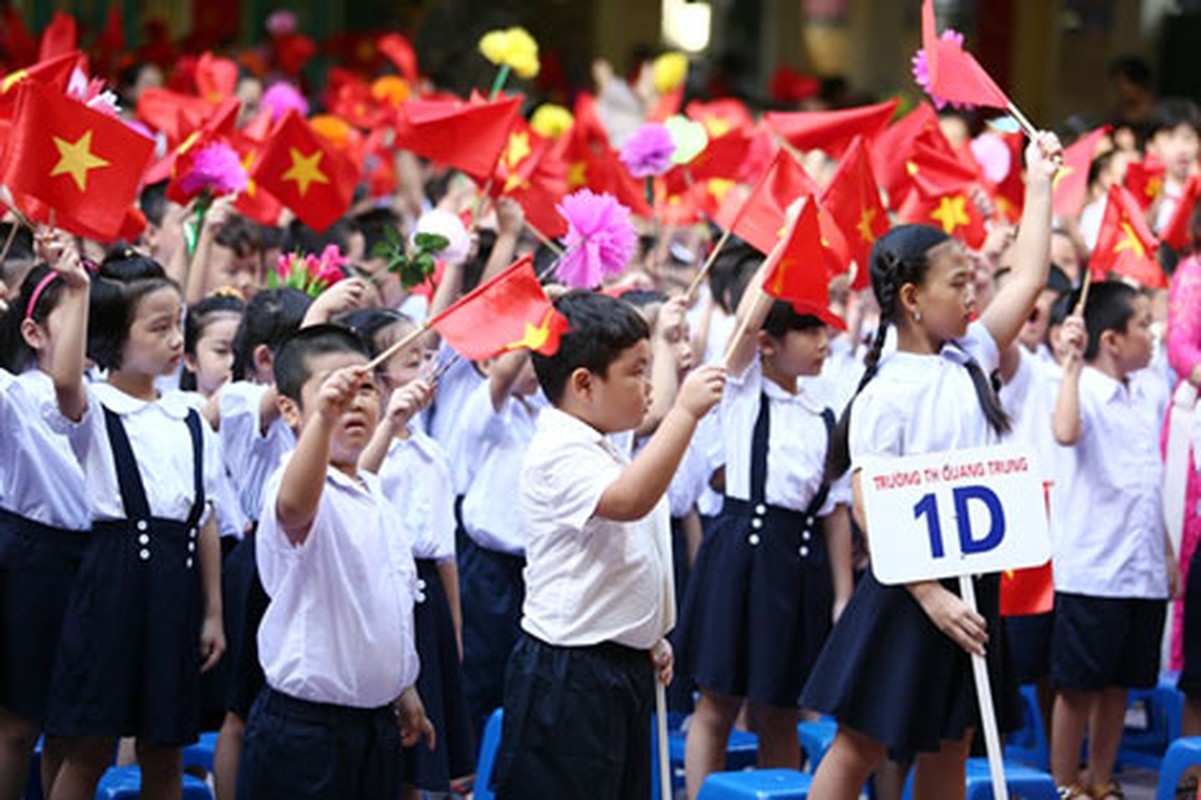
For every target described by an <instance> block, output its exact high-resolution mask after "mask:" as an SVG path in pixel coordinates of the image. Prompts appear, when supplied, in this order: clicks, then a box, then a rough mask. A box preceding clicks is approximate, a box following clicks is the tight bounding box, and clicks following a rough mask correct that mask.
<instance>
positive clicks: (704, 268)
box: [684, 228, 733, 301]
mask: <svg viewBox="0 0 1201 800" xmlns="http://www.w3.org/2000/svg"><path fill="white" fill-rule="evenodd" d="M731 233H733V229H731V228H726V230H724V231H722V234H721V238H720V239H718V240H717V244H716V245H714V247H713V249H712V250H710V251H709V257H708V258H706V259H705V263H704V264H702V265H701V269H700V271H699V272H697V273H696V277H695V278H693V279H692V283H690V284H688V291H687V292H685V293H684V297H685V298H686V299H688V300H690V301H691V299H692V298H693V297H694V296H695V295H696V292H697V290H698V289H700V288H701V283H703V282H704V280H705V278H706V277H707V276H708V275H709V270H711V269H713V262H715V261H717V256H718V255H719V254H720V253H721V250H722V248H723V247H725V246H726V242H727V241H729V239H730V234H731Z"/></svg>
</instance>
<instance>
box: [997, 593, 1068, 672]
mask: <svg viewBox="0 0 1201 800" xmlns="http://www.w3.org/2000/svg"><path fill="white" fill-rule="evenodd" d="M1001 619H1002V621H1003V622H1004V624H1005V633H1006V635H1008V637H1009V655H1010V659H1011V661H1012V664H1013V675H1014V679H1015V680H1017V682H1018V683H1035V682H1037V681H1040V680H1042V679H1043V678H1045V677H1047V676H1048V675H1050V674H1051V634H1052V632H1053V631H1054V628H1055V614H1054V613H1053V612H1050V611H1048V612H1047V613H1046V614H1022V615H1020V616H1014V617H1002V618H1001Z"/></svg>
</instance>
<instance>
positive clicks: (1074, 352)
mask: <svg viewBox="0 0 1201 800" xmlns="http://www.w3.org/2000/svg"><path fill="white" fill-rule="evenodd" d="M1087 348H1088V329H1087V328H1085V327H1084V320H1083V319H1081V318H1080V317H1078V316H1076V315H1072V316H1070V317H1068V318H1067V319H1065V320H1064V321H1063V326H1062V327H1061V328H1060V329H1059V354H1060V356H1061V357H1062V358H1063V360H1064V363H1065V364H1066V363H1068V362H1073V361H1074V362H1081V361H1083V360H1084V351H1085V350H1086V349H1087Z"/></svg>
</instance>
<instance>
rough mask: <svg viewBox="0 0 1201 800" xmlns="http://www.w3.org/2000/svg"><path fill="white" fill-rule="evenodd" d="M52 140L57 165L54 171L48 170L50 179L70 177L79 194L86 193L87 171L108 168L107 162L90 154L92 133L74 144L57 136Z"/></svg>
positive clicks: (86, 133)
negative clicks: (56, 151)
mask: <svg viewBox="0 0 1201 800" xmlns="http://www.w3.org/2000/svg"><path fill="white" fill-rule="evenodd" d="M52 138H53V139H54V146H55V147H57V148H58V163H57V164H55V165H54V169H52V170H50V177H51V178H53V177H55V176H57V175H70V176H71V179H72V180H74V181H75V187H76V188H77V189H79V191H81V192H86V191H87V188H88V171H89V170H93V169H99V168H101V167H107V166H110V164H109V162H107V161H105V160H104V159H103V158H101V157H100V156H98V155H96V154H95V153H93V152H92V132H91V131H90V130H89V131H87V132H85V133H84V134H83V136H80V137H79V138H78V139H77V140H75V141H74V142H69V141H67V140H66V139H60V138H58V137H57V136H54V137H52Z"/></svg>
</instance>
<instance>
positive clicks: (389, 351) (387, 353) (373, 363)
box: [366, 322, 430, 372]
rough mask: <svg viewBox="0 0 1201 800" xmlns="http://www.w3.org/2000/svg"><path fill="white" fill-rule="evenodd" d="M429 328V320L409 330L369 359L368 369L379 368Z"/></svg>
mask: <svg viewBox="0 0 1201 800" xmlns="http://www.w3.org/2000/svg"><path fill="white" fill-rule="evenodd" d="M429 329H430V324H429V323H428V322H427V323H425V324H424V325H422V326H421V327H420V328H416V329H415V330H411V331H409V332H408V333H407V334H406V335H404V336H402V337H400V338H399V339H397V340H396V341H395V342H393V343H392V344H390V345H388V347H387V348H385V349H384V351H383V352H382V353H380V354H379V355H378V356H376V357H375V358H373V359H371V360H370V361H368V362H367V367H366V369H367V370H368V371H369V372H370V371H373V370H376V369H379V367H380V365H381V364H383V363H384V362H385V361H387V360H388V359H389V358H391V357H392V356H394V355H396V354H397V353H399V352H400V351H401V350H404V349H405V348H406V347H408V346H409V345H411V344H412V343H413V342H415V341H417V340H418V339H420V338H421V337H422V336H423V335H425V333H426V332H427V331H428V330H429Z"/></svg>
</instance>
